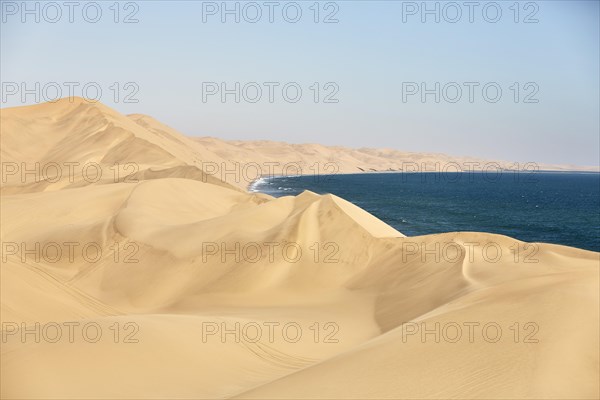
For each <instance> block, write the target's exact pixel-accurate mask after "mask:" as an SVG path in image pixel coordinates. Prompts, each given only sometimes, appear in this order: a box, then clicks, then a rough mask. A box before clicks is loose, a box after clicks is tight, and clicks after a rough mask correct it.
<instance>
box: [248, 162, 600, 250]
mask: <svg viewBox="0 0 600 400" xmlns="http://www.w3.org/2000/svg"><path fill="white" fill-rule="evenodd" d="M253 190H255V191H259V192H263V193H267V194H270V195H272V196H275V197H280V196H285V195H296V194H299V193H301V192H302V191H304V190H311V191H313V192H315V193H319V194H325V193H333V194H335V195H337V196H340V197H342V198H344V199H346V200H348V201H351V202H352V203H354V204H356V205H357V206H359V207H361V208H363V209H365V210H367V211H368V212H370V213H371V214H373V215H375V216H377V217H378V218H380V219H381V220H383V221H385V222H387V223H388V224H389V225H391V226H393V227H394V228H396V229H397V230H398V231H400V232H402V233H404V234H405V235H407V236H417V235H425V234H431V233H441V232H453V231H481V232H491V233H499V234H503V235H508V236H511V237H514V238H517V239H520V240H523V241H527V242H546V243H556V244H563V245H567V246H574V247H578V248H582V249H587V250H593V251H600V174H597V173H552V172H527V173H524V172H521V173H518V172H509V171H506V172H498V171H497V172H494V173H484V172H468V173H373V174H348V175H321V176H308V175H307V176H295V177H272V178H263V179H261V180H259V181H258V182H256V183H255V185H254V186H253Z"/></svg>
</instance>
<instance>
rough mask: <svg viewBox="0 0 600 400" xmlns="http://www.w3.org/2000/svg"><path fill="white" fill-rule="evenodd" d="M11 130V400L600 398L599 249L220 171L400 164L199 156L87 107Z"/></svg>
mask: <svg viewBox="0 0 600 400" xmlns="http://www.w3.org/2000/svg"><path fill="white" fill-rule="evenodd" d="M1 115H2V130H1V133H0V137H1V144H2V154H1V155H2V162H3V181H2V196H1V200H2V201H1V210H0V211H1V216H2V227H1V236H2V268H1V270H0V274H1V280H0V281H1V299H0V300H1V302H0V307H1V318H0V319H1V322H2V343H1V344H2V349H1V356H2V357H1V358H2V359H1V367H2V368H1V373H0V377H1V381H2V382H1V383H2V384H1V394H2V398H61V399H62V398H77V399H81V398H232V397H234V398H274V399H277V398H294V399H297V398H356V399H359V398H360V399H365V398H373V399H375V398H515V399H517V398H518V399H521V398H565V399H566V398H569V399H570V398H598V397H599V396H600V392H599V384H600V382H599V374H600V370H599V360H598V352H599V345H598V337H599V336H600V332H599V313H600V309H599V254H598V253H594V252H589V251H584V250H579V249H574V248H569V247H564V246H557V245H549V244H528V243H523V242H519V241H517V240H515V239H512V238H509V237H505V236H499V235H492V234H485V233H475V232H472V233H471V232H461V233H446V234H439V235H427V236H421V237H405V236H404V235H403V234H401V233H400V232H397V231H396V230H394V229H393V228H391V227H389V226H388V225H386V224H385V223H383V222H382V221H380V220H378V219H377V218H375V217H374V216H372V215H370V214H368V213H367V212H365V211H363V210H361V209H359V208H358V207H356V206H354V205H352V204H351V203H349V202H347V201H345V200H343V199H341V198H339V197H336V196H333V195H324V196H320V195H317V194H314V193H311V192H304V193H302V194H301V195H299V196H296V197H292V196H287V197H282V198H278V199H274V198H272V197H270V196H267V195H263V194H256V193H249V192H247V191H245V190H243V189H244V187H245V185H246V183H247V182H245V181H244V179H240V176H239V175H237V176H236V175H235V174H229V175H227V176H222V175H221V174H220V172H219V173H216V171H215V170H214V169H211V170H209V171H206V170H203V168H202V167H206V168H208V169H210V168H211V167H214V166H215V165H220V164H221V163H225V164H226V165H227V166H228V168H234V167H235V164H236V163H242V164H244V163H246V164H247V163H250V162H255V163H258V164H261V163H266V162H270V161H273V160H276V159H279V160H284V161H302V162H303V163H305V164H306V165H311V164H310V163H312V162H323V161H324V160H328V159H329V158H335V160H336V162H338V163H339V165H341V166H342V167H341V170H344V168H349V169H352V168H355V167H356V166H357V165H364V166H367V165H372V166H376V165H377V166H379V167H382V168H386V167H387V166H388V165H390V166H391V165H393V162H392V161H391V160H393V159H395V157H396V153H394V152H391V151H390V152H389V153H388V152H385V151H375V150H364V149H363V150H352V151H348V150H345V149H337V148H336V149H332V148H326V147H323V146H318V145H300V146H295V145H286V146H283V147H282V146H280V147H281V148H280V149H277V146H278V144H276V143H272V142H270V143H264V142H255V143H239V142H224V141H220V140H218V139H212V138H211V139H209V138H204V139H199V140H195V139H191V138H188V137H186V136H184V135H181V134H179V133H178V132H176V131H174V130H173V129H171V128H169V127H167V126H165V125H163V124H161V123H159V122H158V121H156V120H153V119H152V118H150V117H146V116H141V115H132V116H128V117H127V116H123V115H120V114H119V113H117V112H116V111H114V110H111V109H110V108H108V107H106V106H103V105H101V104H89V103H87V102H85V101H83V100H80V99H77V100H75V101H74V102H70V101H67V100H62V101H60V102H57V103H54V104H43V105H38V106H31V107H22V108H15V109H4V110H2V113H1ZM261 143H262V144H261ZM278 152H281V153H278ZM367 157H372V158H367ZM423 157H425V156H423ZM432 157H434V156H432ZM382 159H385V160H390V161H389V163H390V164H382V162H383V161H381V160H382ZM369 160H371V161H369ZM35 162H39V163H40V169H39V171H36V172H34V173H31V174H28V175H26V176H25V177H24V178H26V179H23V175H22V174H21V171H20V170H19V171H17V172H16V173H15V172H14V171H12V170H6V169H4V168H5V167H4V165H10V167H7V168H12V167H14V165H15V164H17V167H20V166H21V163H29V164H31V163H35ZM386 162H387V161H386ZM4 163H7V164H4ZM50 163H57V164H63V163H76V165H74V169H73V173H72V174H71V173H65V169H64V168H63V169H62V172H63V174H61V176H60V177H58V179H55V177H54V176H50V175H49V174H44V173H43V168H44V166H47V165H49V164H50ZM86 163H92V165H93V168H94V169H95V170H97V171H101V172H102V176H101V177H100V178H99V179H97V180H95V179H90V175H86V172H85V168H86V167H85V165H86ZM115 163H116V166H115ZM88 168H90V167H88ZM117 170H118V171H119V173H118V174H117V175H115V171H117ZM231 170H233V169H231ZM88 172H89V171H88ZM347 172H350V170H348V171H347ZM90 173H91V172H90ZM221 178H223V179H221ZM58 333H60V336H59V335H58ZM99 334H101V336H99Z"/></svg>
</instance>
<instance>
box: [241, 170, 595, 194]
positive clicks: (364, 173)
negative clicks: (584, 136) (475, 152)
mask: <svg viewBox="0 0 600 400" xmlns="http://www.w3.org/2000/svg"><path fill="white" fill-rule="evenodd" d="M486 172H488V171H485V170H473V171H413V172H404V171H360V172H339V173H335V174H319V176H338V175H367V174H373V175H375V174H394V173H397V174H469V173H486ZM491 172H495V171H490V173H491ZM500 172H521V173H541V174H577V175H592V174H600V170H598V171H577V170H573V171H562V170H539V171H515V170H511V169H501V170H500ZM310 175H314V174H300V175H261V176H260V177H259V178H256V179H254V180H252V181H251V182H250V183H248V184H247V185H246V192H248V193H263V192H260V191H256V190H251V189H252V188H253V187H254V185H256V184H257V183H258V182H259V181H261V180H263V179H264V180H267V179H276V178H299V177H302V176H310ZM264 194H266V193H264Z"/></svg>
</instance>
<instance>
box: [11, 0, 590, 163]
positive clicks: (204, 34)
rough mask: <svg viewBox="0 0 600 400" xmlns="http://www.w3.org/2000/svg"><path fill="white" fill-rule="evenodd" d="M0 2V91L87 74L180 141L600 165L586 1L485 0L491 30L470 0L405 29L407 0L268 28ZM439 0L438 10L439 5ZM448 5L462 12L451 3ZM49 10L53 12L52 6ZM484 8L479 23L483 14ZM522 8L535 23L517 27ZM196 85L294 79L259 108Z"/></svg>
mask: <svg viewBox="0 0 600 400" xmlns="http://www.w3.org/2000/svg"><path fill="white" fill-rule="evenodd" d="M2 3H3V4H2V8H3V10H4V11H3V15H2V18H3V22H2V31H1V35H0V36H1V39H0V40H1V57H0V59H1V61H0V67H1V75H2V76H1V80H2V82H3V84H4V85H6V83H7V82H17V83H19V84H20V83H21V82H26V84H27V86H28V87H33V85H34V83H35V82H40V83H41V85H44V84H46V83H48V82H57V83H59V84H61V85H62V84H63V83H64V82H80V83H81V84H84V83H86V82H98V83H99V84H100V86H101V88H102V89H103V96H102V99H101V100H102V101H103V102H104V103H106V104H108V105H109V106H112V107H115V108H116V109H117V110H119V111H121V112H124V113H134V112H135V113H144V114H149V115H152V116H154V117H156V118H157V119H159V120H161V121H163V122H165V123H167V124H169V125H171V126H173V127H174V128H176V129H178V130H180V131H181V132H183V133H186V134H189V135H198V136H204V135H211V136H217V137H221V138H225V139H271V140H283V141H288V142H294V143H305V142H317V143H323V144H327V145H346V146H352V147H362V146H368V147H391V148H396V149H399V150H408V151H425V152H443V153H448V154H453V155H472V156H480V157H489V158H495V159H505V160H514V161H522V162H526V161H533V162H548V163H573V164H579V165H598V164H599V163H600V162H599V157H600V156H599V152H600V143H599V140H600V139H599V136H600V126H599V123H600V117H599V109H600V104H599V97H600V95H599V87H600V82H599V58H600V56H599V47H600V45H599V30H598V21H599V7H598V4H599V3H598V1H580V2H578V1H566V2H562V1H538V2H520V3H519V4H518V8H519V9H520V13H519V17H518V18H519V22H518V23H515V22H514V5H513V4H514V3H515V2H514V1H507V2H498V4H499V5H500V9H501V10H502V16H501V17H500V20H499V21H498V22H497V23H490V22H487V21H486V20H485V19H484V18H483V15H482V7H483V5H485V4H486V3H490V2H478V4H479V6H478V7H477V8H476V9H475V14H474V22H472V23H470V22H469V21H468V15H465V14H463V15H462V18H461V19H460V20H459V21H458V22H456V23H450V22H447V21H445V20H444V18H443V15H441V21H440V23H435V22H434V21H433V18H434V17H433V16H427V18H428V19H427V20H426V22H425V23H423V22H421V19H420V14H417V15H405V17H406V22H403V9H404V10H405V11H410V7H411V6H412V4H409V3H411V2H400V1H337V2H335V4H336V5H337V8H338V10H337V13H336V14H335V18H337V19H338V20H339V22H338V23H329V24H325V23H322V22H320V23H314V21H313V17H314V14H313V10H312V9H310V7H311V6H312V4H313V3H314V1H308V2H298V3H299V4H300V8H301V9H302V11H303V15H302V18H301V19H300V21H299V22H298V23H289V22H286V21H285V20H284V19H283V16H282V13H281V8H282V7H283V5H285V4H288V3H290V2H284V1H281V2H279V3H280V6H279V7H278V8H276V9H275V14H274V18H275V22H274V23H269V22H268V16H267V15H263V16H262V18H261V19H260V20H259V21H258V22H257V23H249V22H246V21H244V20H243V18H242V20H241V22H240V23H235V22H233V20H232V17H231V16H229V17H228V21H226V23H222V22H221V20H220V16H219V15H218V14H217V15H205V16H206V22H203V12H202V10H203V7H204V9H205V10H208V8H207V7H209V8H210V7H211V6H212V3H211V2H200V1H182V2H166V1H165V2H163V1H137V2H135V3H136V4H137V6H138V10H137V12H136V14H135V16H134V18H137V19H138V20H139V22H138V23H131V24H125V23H122V22H120V23H114V21H113V18H114V14H113V10H111V9H110V7H111V5H112V4H113V3H114V1H106V2H98V3H99V4H101V8H102V11H103V14H102V17H101V18H100V21H99V22H98V23H89V22H86V21H85V20H84V18H83V17H82V11H81V7H80V8H78V9H75V12H74V19H75V22H74V23H69V22H68V15H66V12H68V10H67V9H66V8H64V7H63V8H62V11H63V16H62V17H61V19H60V20H59V21H58V22H57V23H49V22H47V21H45V20H44V18H43V17H44V15H42V14H40V15H41V17H40V18H41V20H40V22H39V23H36V22H35V21H34V17H35V16H34V15H26V17H27V20H26V21H25V22H22V21H21V15H20V11H21V10H17V13H16V14H15V15H12V13H13V11H14V8H11V7H12V5H8V6H7V4H6V3H12V2H7V1H2ZM58 3H59V4H62V3H63V2H62V1H59V2H58ZM86 3H87V2H81V5H83V4H86ZM126 3H127V2H121V3H120V5H119V6H120V8H121V12H120V14H119V21H121V20H122V19H123V18H124V16H125V15H126V14H128V13H129V12H132V11H134V10H135V9H134V8H133V6H128V8H127V9H123V8H124V7H125V4H126ZM257 3H258V4H259V5H262V4H263V3H264V1H259V2H257ZM326 3H327V2H321V3H320V4H319V6H320V8H321V13H320V15H319V19H320V20H321V19H322V18H323V17H324V15H325V14H328V13H329V12H331V11H333V10H334V9H335V8H334V6H331V5H330V6H328V8H327V10H324V9H323V8H324V7H325V6H326ZM435 3H436V2H428V6H429V7H435ZM445 3H447V2H440V3H439V4H440V9H442V7H444V5H445ZM457 3H458V4H459V5H461V4H463V3H464V2H463V1H459V2H457ZM528 3H530V4H528ZM13 4H14V3H13ZM16 4H17V5H18V6H19V7H20V6H21V2H20V1H19V2H17V3H16ZM214 4H216V5H217V6H219V7H220V6H221V2H217V3H214ZM240 4H241V6H243V5H244V3H240ZM414 4H416V5H417V6H418V7H420V6H421V2H417V3H414ZM229 6H230V7H233V6H234V2H230V3H229ZM30 7H34V5H33V3H30ZM40 7H43V5H41V6H40ZM447 7H448V6H447ZM511 7H512V8H511ZM261 9H262V11H263V12H268V9H267V8H266V7H265V6H261ZM248 10H249V11H250V9H248ZM292 10H293V8H292ZM461 10H462V12H463V13H466V12H468V9H467V8H466V7H464V6H461ZM46 11H47V12H48V13H49V14H47V17H48V18H53V16H54V13H53V12H54V11H53V10H51V9H47V10H46ZM92 11H93V10H91V11H89V15H91V16H92V17H93V16H94V14H93V12H92ZM493 11H494V10H493V8H492V9H490V10H488V17H490V18H493V17H494V12H493ZM534 11H535V15H534V16H533V18H536V19H538V20H539V22H537V23H523V19H524V18H525V16H526V15H528V14H530V13H532V12H534ZM51 12H52V13H51ZM447 12H448V14H447V15H446V16H447V17H448V18H452V17H453V16H454V11H453V10H452V9H451V8H447ZM450 12H452V13H451V14H450ZM40 13H42V11H40ZM248 15H249V17H252V15H250V14H248ZM289 15H292V17H293V12H292V11H290V14H289ZM112 82H119V83H120V85H121V86H122V85H124V84H125V83H126V82H135V83H136V84H137V86H138V87H139V92H138V93H137V94H136V95H135V96H134V98H136V99H138V100H139V102H138V103H136V104H131V103H127V104H126V103H123V102H122V99H121V101H120V102H118V103H115V102H114V99H113V98H112V92H111V90H110V89H109V87H110V86H111V83H112ZM203 82H217V83H220V82H227V84H228V85H229V86H233V84H234V82H240V83H241V84H242V85H243V84H245V83H247V82H259V83H261V84H262V83H263V82H281V84H282V85H283V84H285V83H286V82H297V83H298V84H299V85H300V87H301V88H302V89H303V96H302V98H301V99H300V101H299V102H297V103H288V102H286V101H285V100H284V99H283V98H282V97H281V92H280V90H279V91H277V90H276V91H275V101H274V103H270V102H269V101H268V100H267V94H266V90H267V89H266V87H265V89H264V91H263V98H262V100H261V101H259V102H257V103H249V102H247V101H244V100H242V101H241V102H240V103H239V104H238V103H235V102H234V101H233V96H229V97H228V98H227V101H226V102H225V103H222V102H221V101H220V100H219V97H218V96H213V97H209V100H208V101H207V102H203V101H202V83H203ZM314 82H319V83H321V84H325V83H327V82H335V83H336V84H337V85H338V86H339V93H337V95H336V96H335V97H336V98H337V99H338V100H339V102H338V103H323V102H319V103H314V101H313V97H312V95H313V92H312V91H311V90H310V86H311V85H312V84H313V83H314ZM403 82H417V83H419V84H420V83H421V82H425V83H427V85H428V87H433V85H434V83H435V82H440V83H441V85H444V84H446V83H448V82H458V83H459V84H462V83H463V82H480V83H481V86H479V87H478V89H477V88H476V90H475V97H474V102H473V103H470V102H469V101H468V100H467V98H466V97H467V89H466V87H464V86H463V87H464V92H463V99H462V100H460V101H459V102H457V103H450V102H448V101H445V100H444V99H442V100H441V101H440V103H435V102H434V99H433V95H430V96H428V97H427V98H426V100H427V101H426V102H425V103H422V102H421V101H420V97H419V95H415V96H411V97H408V100H407V102H403V99H402V93H403V91H402V89H403ZM487 82H496V83H497V84H498V85H499V86H500V87H501V88H502V90H503V94H502V97H501V98H500V100H499V101H498V102H497V103H488V102H487V101H485V99H484V98H483V97H482V95H481V87H482V86H483V85H484V84H485V83H487ZM514 82H519V84H520V99H519V102H517V103H515V102H514V99H513V95H514V90H511V89H510V87H511V86H512V85H513V83H514ZM528 82H534V83H535V85H537V87H538V88H539V92H537V94H535V96H534V97H533V98H535V99H538V100H539V102H538V103H524V102H523V96H524V95H526V94H527V93H528V92H531V91H532V90H533V89H532V88H533V86H530V87H529V89H527V90H525V88H524V85H525V84H526V83H528ZM5 87H6V86H5ZM63 88H64V90H65V91H66V87H65V86H63ZM321 90H323V89H321ZM65 93H66V92H65ZM123 93H124V92H123V89H121V94H123ZM452 93H453V92H452ZM3 94H4V95H5V96H3V99H2V104H1V106H2V107H8V106H15V105H20V104H21V98H20V96H19V94H17V95H10V96H8V95H7V93H3ZM321 94H324V93H323V92H321ZM34 102H35V99H34V98H33V96H28V97H27V98H26V103H27V104H30V103H34Z"/></svg>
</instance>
